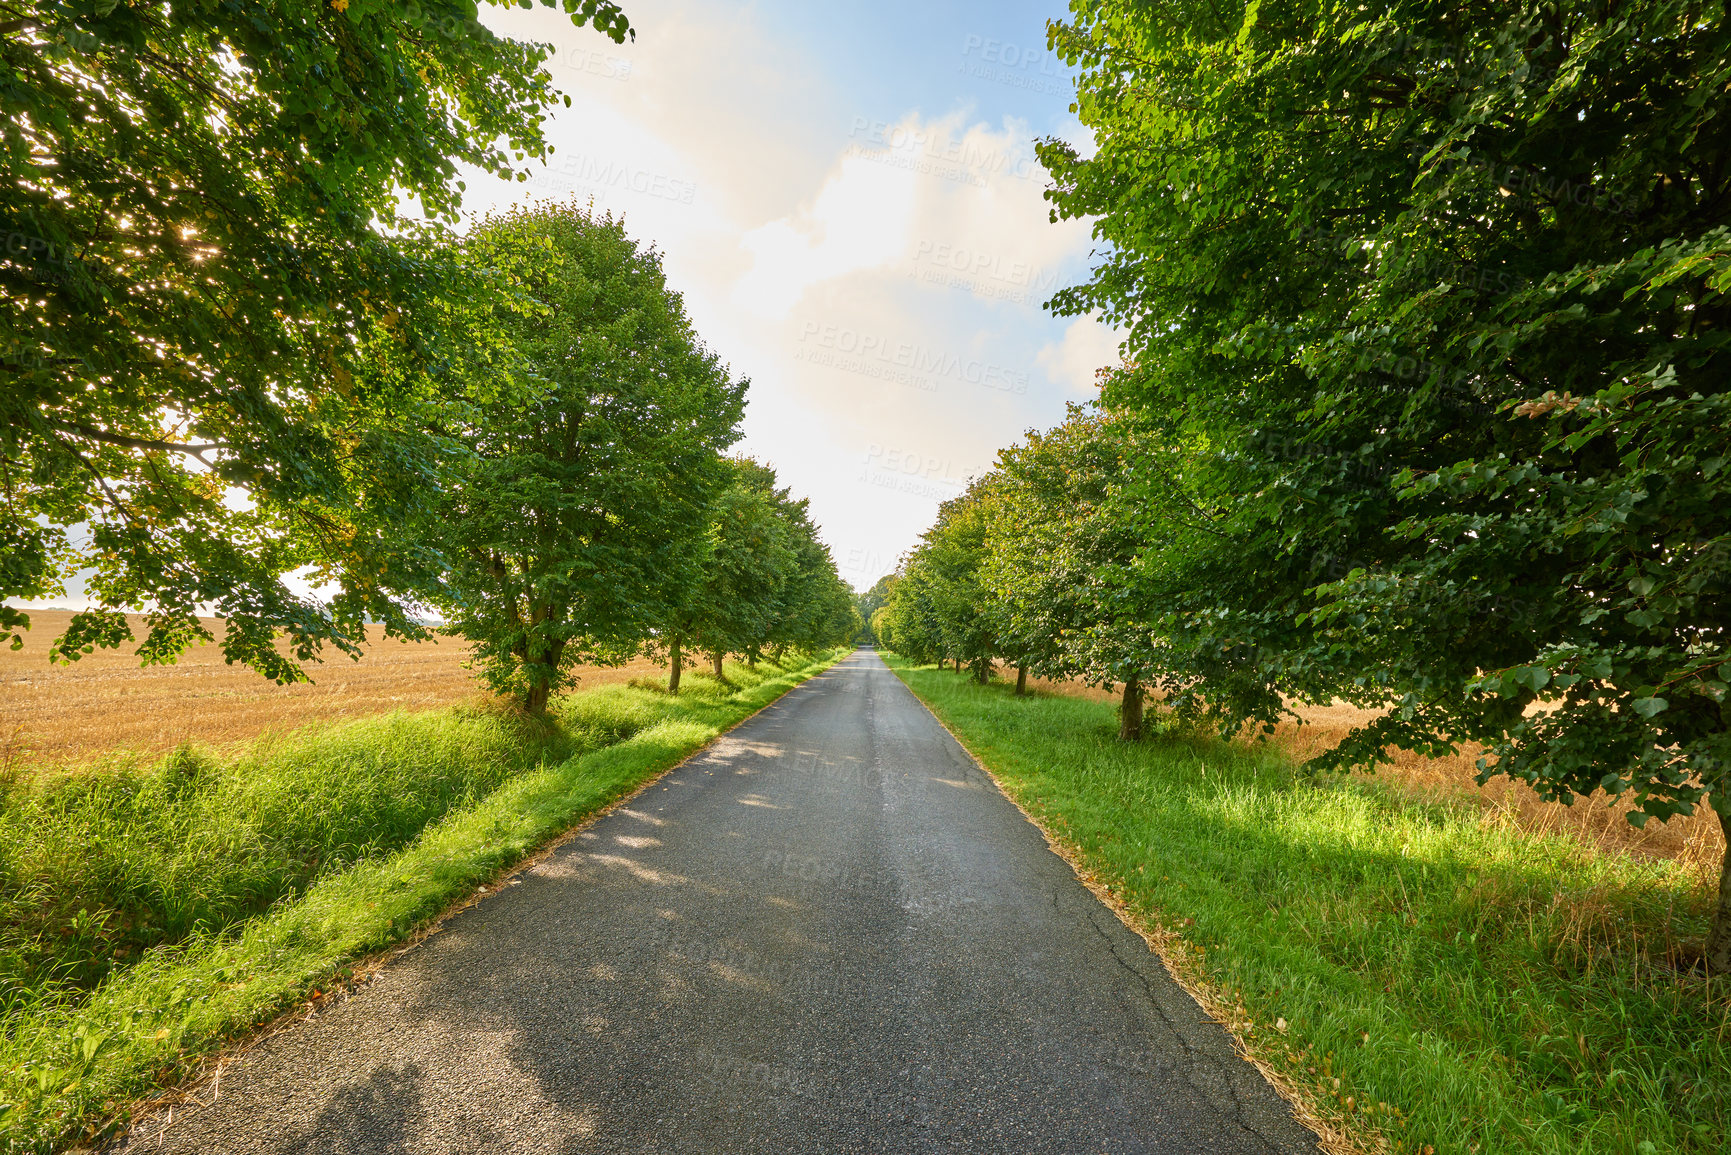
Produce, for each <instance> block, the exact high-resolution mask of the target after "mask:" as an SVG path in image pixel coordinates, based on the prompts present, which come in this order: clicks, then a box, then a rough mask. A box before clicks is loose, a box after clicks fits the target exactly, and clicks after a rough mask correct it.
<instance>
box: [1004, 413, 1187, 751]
mask: <svg viewBox="0 0 1731 1155" xmlns="http://www.w3.org/2000/svg"><path fill="white" fill-rule="evenodd" d="M1133 448H1134V441H1133V438H1132V437H1131V436H1130V433H1129V430H1128V429H1127V428H1126V427H1124V426H1123V425H1122V424H1117V423H1114V422H1113V421H1112V420H1111V419H1110V418H1109V417H1108V416H1107V415H1106V414H1104V413H1102V412H1099V411H1097V410H1095V411H1090V410H1087V409H1083V408H1082V407H1080V406H1071V407H1070V410H1069V419H1068V420H1067V421H1066V422H1065V423H1064V424H1062V425H1060V426H1058V427H1057V428H1056V429H1053V430H1051V431H1050V432H1048V433H1034V432H1030V433H1029V434H1028V437H1027V440H1026V442H1025V444H1022V445H1018V446H1013V447H1011V448H1010V449H1006V450H1004V451H1003V452H1002V453H1001V454H999V458H998V470H997V476H998V477H999V478H1000V480H999V481H998V483H997V485H996V486H995V492H996V493H997V494H999V502H998V506H997V516H996V517H995V518H994V519H993V520H992V521H991V523H990V525H989V527H988V529H987V534H986V543H985V544H986V549H985V556H986V559H987V560H986V563H985V571H984V578H983V580H984V582H985V584H986V585H987V587H988V588H989V589H990V591H991V596H990V597H989V598H988V601H987V604H988V605H992V606H996V607H999V612H998V618H999V620H998V622H997V624H996V626H995V628H994V631H993V632H994V634H995V636H996V637H997V638H998V639H999V645H1000V646H1001V647H1002V648H1003V649H1004V651H1005V652H1006V653H1007V654H1009V655H1010V656H1011V657H1012V659H1013V660H1015V661H1016V662H1017V663H1018V666H1019V668H1020V669H1022V670H1032V671H1033V672H1034V673H1035V674H1036V675H1038V676H1041V677H1047V678H1077V679H1080V680H1082V681H1085V682H1088V683H1090V684H1093V685H1098V686H1103V687H1105V688H1106V689H1107V690H1108V691H1110V690H1112V689H1113V688H1115V687H1121V689H1122V699H1121V702H1120V706H1119V737H1120V738H1123V739H1124V740H1126V741H1134V740H1135V739H1138V738H1140V737H1141V736H1142V712H1143V702H1144V698H1145V696H1146V694H1147V692H1148V690H1149V689H1151V688H1152V687H1153V686H1155V685H1156V684H1157V683H1158V682H1160V681H1161V680H1163V679H1165V680H1170V669H1169V667H1168V665H1167V664H1166V654H1165V651H1164V647H1163V646H1161V645H1160V644H1159V643H1158V642H1157V641H1156V640H1155V638H1154V635H1153V625H1152V620H1153V618H1154V612H1153V610H1152V609H1151V607H1150V606H1148V605H1147V604H1145V603H1144V601H1143V600H1142V598H1141V596H1139V595H1141V594H1143V593H1144V592H1145V590H1146V585H1145V584H1144V583H1140V582H1138V581H1137V574H1136V566H1137V563H1138V561H1139V559H1140V558H1141V557H1142V555H1143V553H1144V552H1145V551H1146V549H1147V543H1146V541H1145V539H1144V538H1143V537H1142V536H1141V535H1140V534H1139V533H1138V532H1137V527H1136V526H1135V524H1134V523H1133V522H1132V520H1131V519H1130V518H1128V517H1125V516H1123V510H1122V509H1121V503H1120V501H1119V500H1118V499H1119V491H1120V489H1121V487H1122V486H1123V484H1124V482H1125V480H1126V475H1127V470H1128V465H1127V460H1126V459H1127V458H1128V456H1129V455H1130V453H1131V452H1132V450H1133ZM1019 680H1020V679H1019Z"/></svg>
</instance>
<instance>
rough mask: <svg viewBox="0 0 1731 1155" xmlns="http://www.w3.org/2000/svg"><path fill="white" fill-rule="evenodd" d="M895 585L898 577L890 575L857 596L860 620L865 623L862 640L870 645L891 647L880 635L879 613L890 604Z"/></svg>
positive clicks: (886, 575) (856, 601)
mask: <svg viewBox="0 0 1731 1155" xmlns="http://www.w3.org/2000/svg"><path fill="white" fill-rule="evenodd" d="M895 585H896V575H895V574H893V573H888V574H885V575H884V576H883V577H881V578H879V579H878V580H877V581H875V582H873V583H872V587H871V589H869V590H867V591H866V592H865V593H863V594H857V595H855V603H856V605H857V607H858V609H859V616H860V620H861V621H862V622H864V623H865V629H864V632H863V634H862V638H863V639H864V641H865V642H866V643H867V644H868V645H874V646H875V645H884V646H888V645H889V643H888V642H887V641H884V639H883V638H882V637H881V636H880V635H879V634H878V627H877V622H878V620H879V619H878V611H879V610H881V609H883V608H884V607H885V606H886V605H888V604H889V600H890V594H891V592H892V591H893V590H894V589H895Z"/></svg>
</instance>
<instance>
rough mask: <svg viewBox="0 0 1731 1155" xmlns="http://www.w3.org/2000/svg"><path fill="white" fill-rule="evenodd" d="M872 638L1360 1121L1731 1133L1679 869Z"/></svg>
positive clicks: (1147, 924) (1254, 1039)
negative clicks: (1014, 683)
mask: <svg viewBox="0 0 1731 1155" xmlns="http://www.w3.org/2000/svg"><path fill="white" fill-rule="evenodd" d="M885 658H886V660H887V661H888V662H889V663H890V665H891V667H892V668H893V669H894V670H895V671H896V673H897V675H898V676H900V677H901V678H902V680H903V681H904V682H906V683H907V685H908V686H909V688H911V689H912V690H913V691H914V692H915V693H916V694H917V695H918V696H919V697H920V698H921V699H922V700H923V701H924V702H925V703H926V704H927V705H928V706H929V707H931V709H932V710H933V712H935V713H936V714H937V715H938V717H939V718H940V719H941V720H942V721H943V722H944V723H945V724H946V725H947V726H949V727H950V729H951V730H952V731H953V732H954V733H955V734H956V735H957V737H958V738H959V739H960V740H961V741H962V742H963V743H964V744H965V745H966V746H967V747H968V749H969V750H970V751H971V752H972V753H973V754H974V755H975V757H976V758H978V759H979V760H980V762H982V763H983V764H984V765H985V766H986V767H987V768H988V769H990V770H991V771H992V772H993V774H994V775H995V776H996V777H997V778H998V780H999V781H1000V782H1001V783H1002V784H1003V786H1004V788H1005V789H1006V790H1007V791H1008V792H1009V793H1010V795H1011V796H1012V798H1014V799H1015V800H1016V801H1017V802H1018V803H1019V804H1020V805H1021V806H1022V807H1023V809H1024V810H1026V811H1027V812H1028V813H1029V814H1031V815H1032V816H1033V817H1034V818H1035V819H1036V820H1037V821H1039V822H1040V823H1041V824H1042V825H1043V826H1044V827H1045V828H1046V830H1047V831H1048V833H1049V834H1051V835H1052V836H1053V837H1054V839H1055V840H1056V841H1058V842H1059V843H1060V844H1061V845H1063V846H1064V847H1065V848H1066V850H1067V851H1068V852H1069V853H1070V854H1071V856H1072V861H1075V862H1076V863H1077V864H1078V866H1079V869H1081V870H1082V871H1083V872H1084V874H1085V875H1086V876H1091V877H1092V880H1093V882H1094V883H1095V885H1096V886H1098V887H1100V888H1102V889H1104V890H1105V891H1107V892H1108V893H1109V894H1110V895H1111V897H1112V898H1114V899H1116V900H1117V901H1118V904H1119V905H1120V906H1121V908H1123V909H1126V910H1127V911H1128V913H1129V914H1130V915H1131V917H1132V918H1133V919H1135V920H1136V921H1138V922H1140V923H1141V924H1142V925H1143V927H1144V928H1145V929H1146V930H1148V932H1149V933H1150V936H1151V937H1152V938H1154V939H1155V941H1157V942H1159V943H1161V944H1162V953H1163V954H1164V955H1165V956H1166V957H1167V960H1168V962H1169V964H1171V965H1172V966H1173V968H1174V969H1175V970H1176V971H1177V972H1178V974H1179V976H1180V978H1181V979H1182V980H1184V981H1185V982H1186V983H1187V985H1189V986H1190V987H1191V988H1192V989H1193V990H1197V991H1198V992H1199V994H1200V995H1201V996H1202V998H1203V1000H1204V1002H1205V1003H1207V1004H1209V1005H1210V1006H1211V1007H1212V1008H1213V1009H1214V1010H1215V1011H1216V1013H1217V1014H1218V1016H1219V1017H1220V1018H1221V1019H1222V1021H1223V1022H1225V1024H1226V1025H1227V1027H1228V1029H1230V1030H1231V1031H1232V1032H1233V1033H1234V1034H1235V1035H1236V1036H1237V1038H1238V1039H1239V1041H1240V1043H1241V1044H1242V1046H1243V1047H1244V1049H1245V1051H1246V1052H1247V1054H1249V1055H1251V1056H1252V1057H1254V1058H1255V1059H1256V1060H1258V1061H1259V1062H1260V1063H1262V1064H1263V1065H1264V1066H1265V1067H1266V1068H1268V1069H1270V1070H1272V1071H1273V1072H1274V1073H1275V1075H1276V1077H1277V1079H1278V1080H1279V1081H1280V1082H1281V1083H1282V1084H1283V1086H1284V1087H1285V1088H1286V1089H1287V1090H1288V1091H1289V1092H1291V1093H1294V1094H1295V1095H1296V1096H1297V1097H1298V1098H1299V1099H1300V1100H1301V1101H1302V1102H1303V1103H1305V1104H1306V1106H1307V1107H1308V1108H1309V1109H1310V1110H1311V1111H1313V1112H1314V1114H1316V1115H1317V1116H1318V1117H1319V1118H1321V1119H1322V1120H1324V1121H1325V1122H1326V1123H1328V1124H1329V1125H1331V1126H1332V1127H1335V1128H1338V1130H1339V1131H1340V1132H1341V1133H1342V1134H1343V1135H1344V1136H1346V1137H1347V1138H1348V1140H1349V1141H1351V1142H1353V1143H1354V1144H1355V1145H1357V1146H1360V1147H1362V1148H1363V1149H1365V1150H1371V1151H1377V1150H1382V1151H1399V1152H1427V1151H1436V1152H1449V1153H1455V1152H1459V1153H1463V1155H1464V1153H1489V1152H1498V1153H1502V1152H1547V1153H1550V1152H1554V1153H1558V1155H1561V1153H1565V1152H1567V1153H1571V1155H1573V1153H1595V1155H1598V1153H1606V1155H1609V1153H1613V1152H1614V1153H1617V1155H1657V1153H1660V1152H1684V1151H1687V1152H1709V1151H1711V1152H1723V1151H1725V1150H1727V1145H1726V1144H1727V1135H1728V1134H1731V1131H1728V1125H1731V1045H1728V1042H1727V1029H1728V1028H1731V1004H1728V1000H1727V998H1726V991H1725V990H1724V988H1723V986H1715V987H1709V986H1708V985H1707V984H1706V983H1704V982H1703V981H1701V980H1699V979H1696V978H1692V977H1690V976H1688V975H1686V974H1680V973H1678V972H1677V971H1676V970H1674V969H1672V968H1671V967H1669V966H1667V965H1666V963H1665V960H1666V959H1667V958H1674V957H1677V953H1678V952H1677V950H1676V948H1677V945H1678V944H1679V943H1686V942H1688V941H1689V940H1691V939H1693V940H1699V938H1700V937H1701V936H1702V935H1703V934H1704V933H1705V929H1706V918H1707V915H1708V913H1709V910H1710V904H1711V896H1710V895H1707V894H1705V893H1703V891H1702V890H1701V888H1700V886H1699V881H1698V877H1697V876H1696V874H1695V873H1694V872H1692V871H1689V870H1688V869H1687V868H1686V867H1683V866H1680V865H1678V864H1676V863H1671V862H1663V861H1660V862H1640V861H1637V860H1634V859H1631V858H1628V857H1626V856H1623V855H1619V854H1606V853H1602V852H1599V851H1596V850H1594V849H1592V848H1589V847H1586V846H1584V845H1582V844H1581V843H1580V842H1579V841H1577V840H1575V839H1572V838H1568V837H1566V836H1558V835H1545V834H1535V833H1531V832H1527V831H1522V830H1521V829H1519V828H1518V827H1516V826H1515V825H1514V824H1513V822H1511V821H1509V820H1507V819H1500V818H1499V817H1498V816H1497V815H1496V814H1487V813H1485V812H1483V811H1481V810H1480V809H1479V808H1477V807H1472V806H1469V805H1465V804H1426V803H1422V802H1415V801H1413V800H1411V799H1410V798H1408V797H1404V796H1403V795H1402V794H1401V793H1400V792H1399V791H1396V790H1390V789H1387V788H1383V787H1380V786H1378V785H1377V784H1376V783H1374V782H1372V783H1363V782H1354V781H1325V782H1312V781H1308V780H1305V779H1303V778H1301V777H1300V776H1298V775H1297V774H1296V773H1295V771H1294V769H1293V766H1292V764H1291V762H1290V761H1288V760H1287V759H1285V758H1284V757H1282V756H1281V755H1280V754H1278V753H1277V752H1275V751H1272V750H1269V749H1268V748H1266V747H1246V746H1243V745H1228V744H1225V743H1222V742H1219V741H1216V740H1212V739H1199V738H1195V737H1185V736H1178V735H1168V736H1164V737H1159V738H1154V739H1150V740H1148V741H1144V742H1141V743H1137V744H1133V745H1126V744H1123V743H1119V742H1118V741H1117V740H1116V737H1115V735H1116V719H1115V717H1114V714H1113V709H1112V707H1111V706H1110V705H1109V704H1107V703H1103V702H1097V701H1091V700H1087V699H1083V698H1076V697H1060V696H1040V697H1035V698H1031V699H1018V698H1015V697H1014V696H1013V695H1012V694H1011V692H1010V689H1009V687H1008V686H1005V685H1001V684H996V685H992V686H985V687H982V686H978V685H975V684H973V683H972V682H970V681H969V680H968V679H966V678H964V677H960V676H958V675H956V674H953V673H947V672H939V671H937V670H935V669H933V668H931V667H916V666H912V665H910V664H909V663H907V662H905V661H903V660H900V659H898V658H897V657H895V656H894V655H885Z"/></svg>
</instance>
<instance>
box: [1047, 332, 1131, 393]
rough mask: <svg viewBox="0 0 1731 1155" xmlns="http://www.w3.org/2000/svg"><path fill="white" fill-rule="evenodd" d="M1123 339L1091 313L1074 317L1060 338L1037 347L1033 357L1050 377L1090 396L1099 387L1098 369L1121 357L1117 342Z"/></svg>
mask: <svg viewBox="0 0 1731 1155" xmlns="http://www.w3.org/2000/svg"><path fill="white" fill-rule="evenodd" d="M1123 340H1124V334H1123V333H1121V332H1119V331H1118V330H1116V329H1113V328H1110V327H1109V326H1106V325H1102V324H1101V323H1100V322H1099V321H1097V320H1095V319H1094V318H1092V317H1078V318H1076V319H1075V320H1074V321H1071V322H1070V324H1069V327H1068V328H1066V329H1065V330H1064V337H1063V340H1061V341H1058V342H1056V343H1054V344H1051V345H1047V346H1046V347H1045V348H1043V349H1041V350H1040V352H1039V354H1038V355H1037V356H1036V357H1035V361H1036V362H1038V364H1039V366H1040V367H1041V368H1042V369H1044V370H1045V371H1046V372H1047V374H1048V375H1049V376H1050V377H1051V378H1052V379H1053V380H1054V381H1060V382H1062V383H1064V384H1065V385H1068V386H1069V387H1070V388H1071V389H1073V390H1075V391H1076V392H1077V393H1080V394H1083V395H1085V396H1089V397H1091V396H1093V395H1094V393H1095V392H1096V391H1097V390H1098V389H1099V380H1098V377H1097V374H1098V373H1099V371H1100V370H1101V369H1103V368H1106V367H1108V366H1110V367H1116V366H1117V365H1118V364H1119V362H1120V361H1121V360H1122V357H1121V356H1120V354H1119V352H1118V345H1119V343H1120V342H1122V341H1123Z"/></svg>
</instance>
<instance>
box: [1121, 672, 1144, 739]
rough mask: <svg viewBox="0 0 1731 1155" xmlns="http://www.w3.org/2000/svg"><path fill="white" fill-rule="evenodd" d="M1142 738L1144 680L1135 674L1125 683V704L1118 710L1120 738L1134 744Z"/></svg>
mask: <svg viewBox="0 0 1731 1155" xmlns="http://www.w3.org/2000/svg"><path fill="white" fill-rule="evenodd" d="M1140 737H1142V679H1141V678H1139V677H1137V676H1136V675H1135V674H1131V675H1130V680H1129V681H1127V682H1125V683H1124V702H1123V705H1121V706H1120V707H1119V709H1118V738H1119V740H1120V741H1123V742H1134V741H1136V740H1137V739H1138V738H1140Z"/></svg>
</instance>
